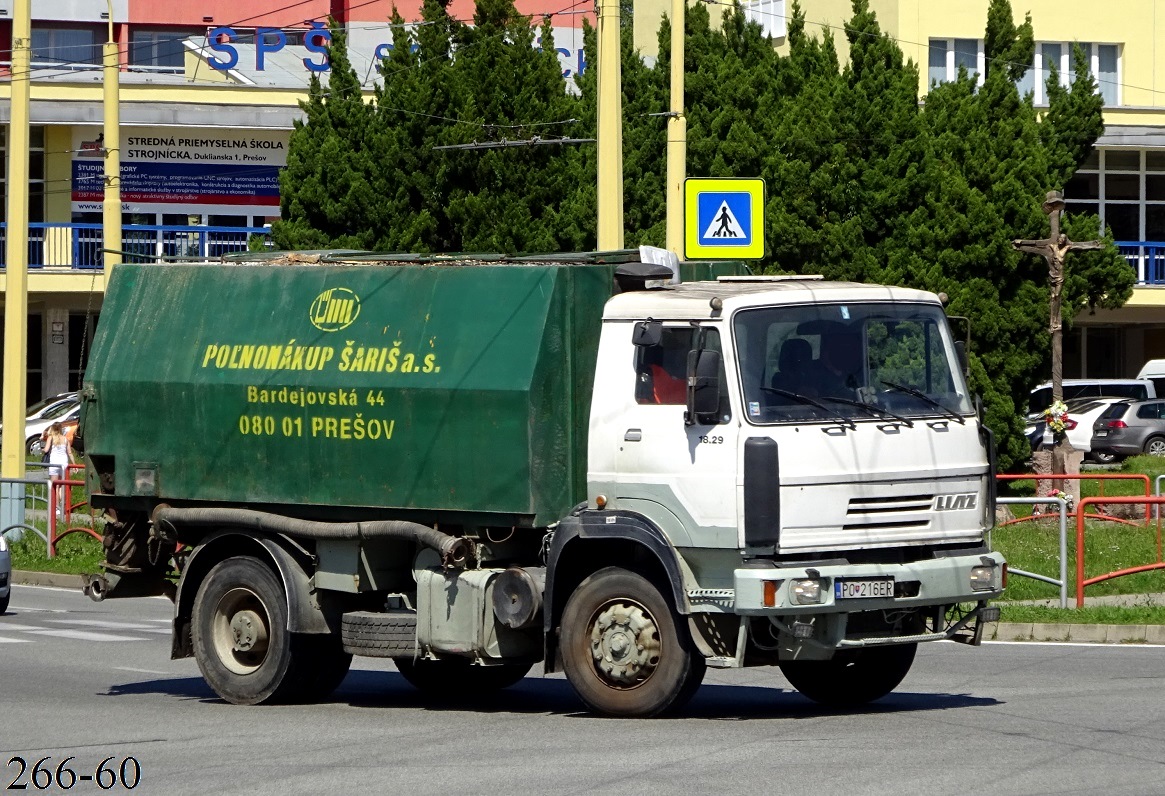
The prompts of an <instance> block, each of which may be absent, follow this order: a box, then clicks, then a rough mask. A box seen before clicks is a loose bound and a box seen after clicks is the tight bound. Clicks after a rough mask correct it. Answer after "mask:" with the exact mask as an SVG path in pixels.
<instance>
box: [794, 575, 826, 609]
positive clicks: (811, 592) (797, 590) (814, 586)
mask: <svg viewBox="0 0 1165 796" xmlns="http://www.w3.org/2000/svg"><path fill="white" fill-rule="evenodd" d="M789 593H790V594H792V595H793V602H794V603H796V604H797V605H817V604H819V603H820V602H821V581H819V580H817V579H816V578H804V579H802V580H793V581H790V582H789Z"/></svg>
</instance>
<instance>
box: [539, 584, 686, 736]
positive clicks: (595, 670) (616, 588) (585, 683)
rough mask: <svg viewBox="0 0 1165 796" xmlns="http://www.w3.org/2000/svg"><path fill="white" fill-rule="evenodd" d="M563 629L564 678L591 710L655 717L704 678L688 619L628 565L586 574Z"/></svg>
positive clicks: (564, 617) (570, 602)
mask: <svg viewBox="0 0 1165 796" xmlns="http://www.w3.org/2000/svg"><path fill="white" fill-rule="evenodd" d="M561 628H562V629H561V639H562V644H561V648H560V651H561V654H562V666H563V669H564V670H565V671H566V678H567V680H569V681H570V684H571V687H573V688H574V690H575V693H577V694H578V696H579V698H580V699H581V700H582V701H583V702H584V703H585V704H586V705H587V707H588V708H590V709H591V710H593V711H595V712H596V713H603V714H606V715H609V716H655V715H658V714H660V713H663V712H664V711H667V710H669V709H673V708H678V707H680V706H681V705H682V704H683V703H684V702H685V701H686V700H687V699H689V698H691V696H692V695H693V694H694V693H695V692H696V689H697V688H699V686H700V682H701V681H702V679H703V672H702V669H703V666H704V660H703V658H702V657H701V656H700V654H699V652H698V651H696V650H695V648H694V646H693V645H692V642H691V639H690V638H689V637H688V631H687V625H686V623H682V624H681V623H679V622H678V621H677V617H676V614H675V611H674V610H673V609H672V607H671V605H670V604H669V603H668V601H667V599H666V598H665V597H664V596H663V595H662V594H661V593H660V591H659V589H657V588H656V587H655V586H654V585H652V584H651V582H650V581H648V580H647V579H646V578H644V577H643V576H642V575H638V574H636V573H634V572H630V571H628V570H625V569H620V568H618V567H607V568H606V569H601V570H599V571H598V572H596V573H594V574H593V575H591V576H590V577H588V578H587V579H586V580H584V581H583V582H582V583H581V584H579V586H578V588H577V589H575V590H574V593H573V594H572V595H571V596H570V599H569V600H567V603H566V609H565V610H564V611H563V614H562V623H561ZM596 656H597V657H596Z"/></svg>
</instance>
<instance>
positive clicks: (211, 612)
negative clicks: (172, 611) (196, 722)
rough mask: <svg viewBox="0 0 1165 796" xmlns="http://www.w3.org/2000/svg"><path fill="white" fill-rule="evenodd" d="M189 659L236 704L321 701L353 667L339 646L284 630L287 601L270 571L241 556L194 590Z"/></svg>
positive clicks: (221, 564) (326, 639) (327, 639)
mask: <svg viewBox="0 0 1165 796" xmlns="http://www.w3.org/2000/svg"><path fill="white" fill-rule="evenodd" d="M191 631H192V636H193V642H194V657H195V659H196V660H197V661H198V668H199V670H201V672H202V676H203V677H204V678H205V679H206V682H207V683H208V684H209V685H210V687H211V688H212V689H214V692H215V693H216V694H218V695H219V696H220V697H222V698H223V699H225V700H226V701H228V702H232V703H234V704H236V705H258V704H262V703H273V702H291V701H299V700H303V699H310V698H319V697H322V696H324V695H326V694H328V693H331V691H332V690H334V689H335V687H336V686H337V685H339V683H340V681H341V680H342V679H343V676H344V674H346V673H347V667H348V665H349V664H350V663H351V656H349V655H347V653H344V652H343V650H340V652H339V654H337V653H336V652H335V650H336V647H337V645H338V643H339V641H338V639H333V638H332V637H329V636H317V635H297V634H293V633H291V632H289V631H288V630H287V597H286V595H285V594H284V593H283V585H282V584H281V583H280V581H279V579H278V578H277V577H276V576H275V573H274V572H272V571H271V570H270V569H269V568H267V567H266V566H264V565H263V564H262V563H261V562H259V561H258V560H256V559H254V558H250V557H245V556H240V557H236V558H228V559H226V560H224V561H221V562H219V563H218V564H216V565H215V566H214V568H213V569H211V570H210V572H209V573H208V574H207V576H206V578H205V579H204V580H203V581H202V583H201V584H199V587H198V593H197V595H196V596H195V598H194V615H193V621H192V623H191Z"/></svg>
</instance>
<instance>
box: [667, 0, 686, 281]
mask: <svg viewBox="0 0 1165 796" xmlns="http://www.w3.org/2000/svg"><path fill="white" fill-rule="evenodd" d="M686 12H687V7H686V2H685V0H672V4H671V105H670V107H669V108H668V110H669V113H668V117H667V248H668V249H669V250H670V251H671V252H672V253H674V254H675V256H676V257H677V258H678V259H680V260H682V259H684V176H685V174H686V173H687V163H686V161H687V156H688V119H687V117H686V116H684V26H685V23H684V16H685V14H686Z"/></svg>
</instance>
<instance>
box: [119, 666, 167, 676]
mask: <svg viewBox="0 0 1165 796" xmlns="http://www.w3.org/2000/svg"><path fill="white" fill-rule="evenodd" d="M113 668H114V669H117V670H119V671H123V672H138V673H140V674H169V672H159V671H158V670H157V669H135V668H134V667H132V666H114V667H113Z"/></svg>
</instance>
